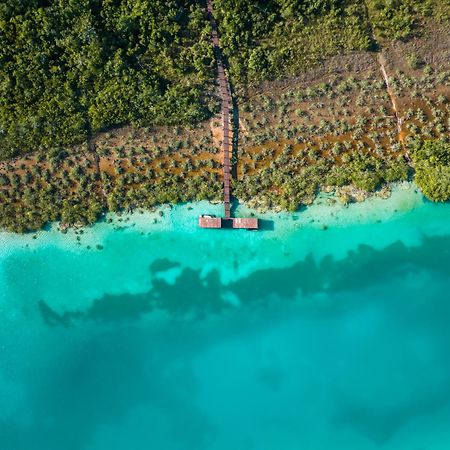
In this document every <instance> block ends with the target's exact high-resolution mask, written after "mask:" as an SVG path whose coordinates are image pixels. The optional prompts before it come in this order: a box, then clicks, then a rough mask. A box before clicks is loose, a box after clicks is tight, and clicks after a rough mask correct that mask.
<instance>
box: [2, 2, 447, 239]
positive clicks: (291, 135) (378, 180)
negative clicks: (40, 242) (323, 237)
mask: <svg viewBox="0 0 450 450" xmlns="http://www.w3.org/2000/svg"><path fill="white" fill-rule="evenodd" d="M214 7H215V11H216V16H217V19H218V23H219V27H220V33H221V45H222V48H223V52H224V55H225V57H226V60H227V63H228V70H229V73H230V75H231V80H232V82H233V84H234V88H235V93H236V98H237V100H238V109H237V110H236V111H235V112H236V113H237V114H236V119H239V126H238V128H237V131H238V134H239V145H238V147H237V149H236V152H235V154H234V157H233V162H234V166H235V169H236V172H237V173H236V175H237V176H236V177H235V179H234V181H233V193H234V195H235V196H236V197H238V198H239V199H241V200H242V201H245V202H248V203H249V204H251V205H253V206H256V207H261V208H275V209H288V210H296V209H297V208H299V206H301V205H307V204H310V203H311V202H312V201H313V200H314V198H315V196H316V195H317V193H318V191H319V190H320V189H322V190H326V191H328V192H332V191H334V192H335V193H336V196H337V197H338V198H339V199H340V200H341V201H343V202H345V203H347V202H350V201H355V200H356V201H360V200H362V199H364V198H365V197H366V196H367V195H368V193H372V192H376V193H377V195H381V196H387V195H389V183H391V182H396V181H403V180H408V179H411V178H412V176H413V175H414V174H415V175H414V176H415V178H416V181H417V183H418V185H419V187H420V188H421V189H422V191H423V192H424V194H425V195H427V196H428V197H429V198H431V199H433V200H439V201H442V200H447V199H449V198H450V173H449V169H448V166H449V165H450V155H449V153H450V150H449V147H448V146H449V141H450V102H449V99H450V48H449V46H448V42H449V26H448V24H449V13H450V6H448V5H447V3H446V2H444V1H442V0H425V1H422V2H417V1H413V0H389V1H388V0H366V1H365V2H360V1H356V0H339V1H338V0H309V1H297V0H269V1H262V0H254V1H243V0H214ZM36 24H37V26H36ZM209 39H210V25H209V22H208V18H207V15H206V13H205V5H204V4H203V3H201V2H197V1H194V0H169V1H161V0H157V1H154V0H136V1H133V2H128V1H125V0H114V1H109V0H108V1H106V0H82V1H79V2H63V1H62V0H55V1H52V2H49V1H46V0H24V1H22V2H16V1H15V0H7V1H6V2H3V4H2V5H0V44H1V45H0V99H1V100H0V160H3V162H0V227H1V228H5V229H8V230H11V231H20V232H24V231H27V230H35V229H38V228H41V227H43V226H44V225H45V224H46V223H48V222H51V221H55V220H59V221H61V222H62V223H63V224H64V225H84V224H89V223H93V222H94V221H96V220H98V219H99V218H100V217H101V216H102V215H103V214H104V212H105V211H108V210H109V211H127V210H130V209H135V208H151V207H153V206H155V205H158V204H161V203H175V202H184V201H189V200H200V199H209V200H213V201H215V200H217V201H220V199H221V186H222V173H221V155H220V151H219V148H220V139H221V137H220V124H219V121H218V120H217V119H218V117H215V118H214V113H217V112H218V103H219V102H218V96H217V94H216V90H217V87H216V86H215V85H214V78H215V73H214V61H213V52H212V47H211V44H210V41H209ZM377 57H378V58H377ZM380 61H381V62H380ZM381 64H382V65H383V69H384V71H385V72H386V77H384V73H382V71H381V70H380V68H381V66H380V65H381ZM286 77H289V78H286ZM387 85H389V89H387ZM208 118H209V120H205V119H208Z"/></svg>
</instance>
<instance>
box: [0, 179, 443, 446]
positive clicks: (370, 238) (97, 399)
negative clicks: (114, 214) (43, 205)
mask: <svg viewBox="0 0 450 450" xmlns="http://www.w3.org/2000/svg"><path fill="white" fill-rule="evenodd" d="M216 211H217V212H218V211H220V206H217V207H216V206H211V205H208V204H205V203H201V204H195V205H184V206H179V207H176V208H172V209H169V208H163V209H162V210H161V212H156V213H153V214H135V215H132V216H124V217H123V218H120V219H119V218H114V219H113V223H112V224H111V223H106V222H105V223H101V224H98V225H96V226H95V227H92V228H89V229H86V230H84V233H83V234H75V233H74V232H73V231H71V232H69V233H68V234H66V235H64V234H61V233H58V232H57V231H54V230H49V231H45V232H41V233H38V234H37V235H36V236H33V235H27V236H16V235H10V234H6V233H0V286H1V291H0V313H1V317H2V321H1V326H0V449H1V450H30V449H33V450H34V449H37V450H63V449H64V450H106V449H108V450H119V449H120V450H123V449H130V450H144V449H146V450H147V449H156V450H175V449H176V450H193V449H195V450H202V449H207V450H225V449H227V450H228V449H233V450H234V449H236V450H240V449H258V450H291V449H302V450H303V449H305V450H306V449H311V450H321V449H324V450H325V449H339V450H340V449H358V450H366V449H367V450H369V449H396V450H403V449H408V450H438V449H446V450H447V449H448V448H449V447H450V427H449V426H448V424H449V422H450V358H449V348H450V327H449V321H450V299H449V292H450V277H449V275H450V251H449V249H450V205H433V204H431V203H429V202H426V201H424V199H423V198H422V197H421V195H420V194H418V193H417V192H416V190H415V189H414V186H410V185H404V186H402V187H401V188H399V189H397V190H396V191H395V192H394V194H393V196H392V198H391V199H390V200H387V201H383V200H378V199H372V200H370V201H367V202H365V203H364V204H361V205H351V206H350V207H348V208H345V207H343V206H340V205H338V204H335V203H333V200H332V199H330V198H326V197H322V198H321V199H320V200H319V201H318V202H317V204H316V205H314V206H312V207H311V208H309V209H307V210H305V211H301V212H299V213H298V214H295V215H287V214H284V215H267V216H265V219H266V220H267V222H266V223H265V228H266V229H265V230H263V231H261V232H258V233H254V232H246V231H238V232H236V231H231V230H222V231H208V230H203V231H199V230H198V229H197V228H196V224H195V220H196V216H197V215H198V213H199V212H216ZM241 213H242V214H244V213H246V212H245V211H244V210H242V209H241ZM160 214H162V215H160ZM271 220H272V221H273V222H272V223H271V222H270V221H271ZM77 238H78V239H77ZM88 247H89V248H88Z"/></svg>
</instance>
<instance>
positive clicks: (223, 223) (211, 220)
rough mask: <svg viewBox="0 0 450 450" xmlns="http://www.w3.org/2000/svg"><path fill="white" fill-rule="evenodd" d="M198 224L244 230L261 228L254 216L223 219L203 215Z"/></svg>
mask: <svg viewBox="0 0 450 450" xmlns="http://www.w3.org/2000/svg"><path fill="white" fill-rule="evenodd" d="M198 226H199V227H200V228H213V229H219V228H232V229H243V230H257V229H258V228H259V221H258V219H256V218H254V217H250V218H236V217H231V218H229V219H222V218H221V217H212V216H207V215H203V216H200V217H199V218H198Z"/></svg>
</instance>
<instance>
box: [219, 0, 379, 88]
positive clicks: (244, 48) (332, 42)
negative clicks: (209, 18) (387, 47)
mask: <svg viewBox="0 0 450 450" xmlns="http://www.w3.org/2000/svg"><path fill="white" fill-rule="evenodd" d="M215 7H216V11H217V16H218V21H219V28H220V32H221V36H222V46H223V48H224V52H225V53H226V55H227V56H228V58H229V65H230V70H231V73H232V75H233V77H234V80H235V81H237V82H241V83H242V82H250V83H254V82H258V81H261V80H264V79H273V78H278V77H280V76H283V75H294V74H296V73H298V72H299V71H301V70H304V69H307V68H310V67H312V66H313V65H315V64H317V63H318V62H320V61H321V60H323V59H324V58H325V57H327V56H330V55H335V54H337V53H340V52H342V51H349V50H366V49H368V48H369V47H370V46H371V41H370V37H369V31H368V26H367V22H366V20H365V16H364V8H363V7H362V5H361V4H360V2H358V1H356V0H346V1H342V0H315V1H312V0H309V1H300V0H269V1H265V0H264V1H263V0H252V1H248V0H215Z"/></svg>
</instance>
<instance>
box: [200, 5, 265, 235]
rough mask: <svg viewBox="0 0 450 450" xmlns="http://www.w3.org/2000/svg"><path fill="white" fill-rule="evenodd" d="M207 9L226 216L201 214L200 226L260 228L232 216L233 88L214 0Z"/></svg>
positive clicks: (247, 219)
mask: <svg viewBox="0 0 450 450" xmlns="http://www.w3.org/2000/svg"><path fill="white" fill-rule="evenodd" d="M207 10H208V16H209V21H210V23H211V29H212V32H211V42H212V45H213V47H214V56H215V58H216V64H217V80H218V82H219V92H220V98H221V114H222V132H223V133H222V134H223V137H222V155H223V164H222V169H223V206H224V212H225V214H224V215H225V217H224V218H223V219H222V218H220V217H214V216H210V215H201V216H200V217H199V218H198V225H199V227H200V228H232V229H246V230H257V229H258V228H259V222H258V219H256V218H254V217H251V218H232V217H231V206H230V205H231V161H230V159H231V158H230V155H231V154H232V142H233V127H232V126H231V123H230V110H232V109H233V108H232V101H231V89H230V83H229V80H228V76H227V73H226V71H225V68H224V65H223V59H222V51H221V49H220V40H219V34H218V31H217V23H216V21H215V19H214V15H213V13H214V11H213V7H212V1H211V0H207Z"/></svg>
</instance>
